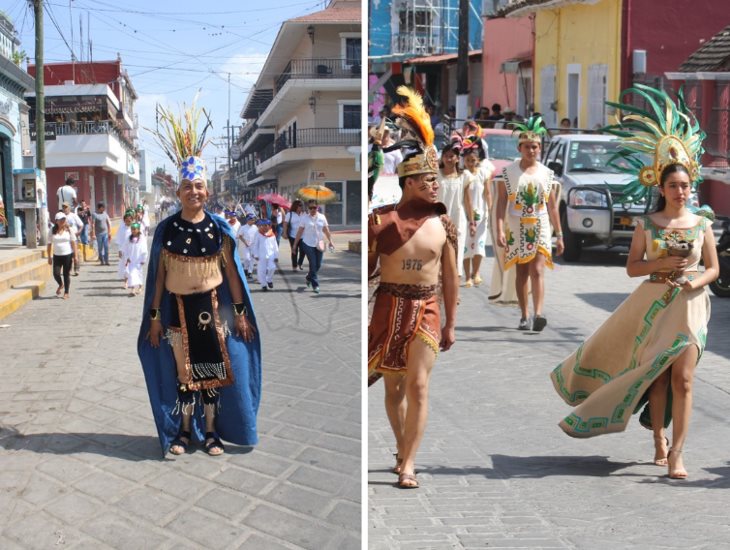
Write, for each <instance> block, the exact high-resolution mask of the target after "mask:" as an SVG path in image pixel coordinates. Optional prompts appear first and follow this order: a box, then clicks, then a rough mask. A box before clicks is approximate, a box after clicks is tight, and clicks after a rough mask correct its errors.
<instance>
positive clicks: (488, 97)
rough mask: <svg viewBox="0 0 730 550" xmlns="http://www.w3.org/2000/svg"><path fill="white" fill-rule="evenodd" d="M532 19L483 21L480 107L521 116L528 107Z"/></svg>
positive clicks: (516, 18)
mask: <svg viewBox="0 0 730 550" xmlns="http://www.w3.org/2000/svg"><path fill="white" fill-rule="evenodd" d="M534 44H535V41H534V39H533V17H532V16H528V17H515V18H498V19H485V21H484V48H483V49H482V105H485V106H487V107H490V108H491V107H492V105H493V104H494V103H499V104H500V105H501V106H502V110H504V109H506V108H512V109H513V110H514V111H515V112H516V113H517V114H520V115H525V114H527V112H528V111H529V110H530V108H529V107H530V106H531V103H532V98H533V93H532V90H533V88H532V83H533V79H532V72H533V47H534Z"/></svg>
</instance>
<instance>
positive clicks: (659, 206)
mask: <svg viewBox="0 0 730 550" xmlns="http://www.w3.org/2000/svg"><path fill="white" fill-rule="evenodd" d="M677 172H679V173H682V174H687V176H689V170H687V168H686V167H685V166H684V164H668V165H666V166H665V167H664V170H662V173H661V176H660V177H659V186H660V187H661V186H663V185H664V183H665V182H666V181H667V179H668V178H669V176H671V175H672V174H675V173H677ZM690 179H691V176H690ZM690 183H691V182H690ZM666 207H667V199H666V198H664V195H659V199H658V200H657V203H656V210H655V212H660V211H662V210H664V209H665V208H666Z"/></svg>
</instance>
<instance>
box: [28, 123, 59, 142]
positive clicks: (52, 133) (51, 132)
mask: <svg viewBox="0 0 730 550" xmlns="http://www.w3.org/2000/svg"><path fill="white" fill-rule="evenodd" d="M45 130H46V131H45V132H44V133H45V135H46V141H48V140H53V139H56V129H55V128H54V127H52V126H51V127H48V126H46V128H45ZM36 137H38V132H36V131H35V128H31V130H30V140H31V141H35V140H36Z"/></svg>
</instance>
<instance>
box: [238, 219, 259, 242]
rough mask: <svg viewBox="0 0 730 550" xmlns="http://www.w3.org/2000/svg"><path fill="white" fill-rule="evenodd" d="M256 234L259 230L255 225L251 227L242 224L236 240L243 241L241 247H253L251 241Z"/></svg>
mask: <svg viewBox="0 0 730 550" xmlns="http://www.w3.org/2000/svg"><path fill="white" fill-rule="evenodd" d="M258 232H259V230H258V228H257V227H256V224H255V223H253V224H251V225H248V224H244V225H242V226H241V229H239V230H238V240H239V241H240V240H243V246H246V247H250V246H252V245H253V241H254V239H255V238H256V235H257V234H258Z"/></svg>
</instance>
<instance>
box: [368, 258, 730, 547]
mask: <svg viewBox="0 0 730 550" xmlns="http://www.w3.org/2000/svg"><path fill="white" fill-rule="evenodd" d="M625 258H626V257H625V254H624V255H621V256H619V255H618V254H616V253H614V252H606V251H596V252H591V253H589V254H588V255H587V258H586V261H584V262H582V263H580V264H567V265H566V264H563V265H557V266H556V269H555V271H554V272H552V273H549V274H548V290H547V300H546V315H547V317H548V319H549V323H550V324H549V325H548V327H547V328H546V329H545V331H544V332H543V333H541V334H538V333H523V332H519V331H517V330H516V329H515V327H516V326H517V321H518V319H519V312H518V310H517V309H516V308H514V309H513V308H505V307H495V306H492V305H489V304H488V301H487V290H488V289H487V288H486V286H483V287H481V288H472V289H464V288H462V289H461V292H462V294H461V296H462V299H461V305H460V307H459V313H458V318H457V331H456V336H457V342H456V344H455V345H454V347H453V348H452V350H451V351H449V352H447V353H443V354H442V355H441V357H440V358H439V360H438V361H437V364H436V367H435V369H434V374H433V378H432V383H431V402H430V416H429V423H428V427H427V429H426V435H425V438H424V441H423V444H422V447H421V452H420V454H419V456H418V459H417V468H418V471H419V480H420V482H421V488H420V489H417V490H400V489H397V488H395V486H394V483H395V481H396V476H395V475H394V474H392V473H390V468H391V467H392V466H393V463H394V460H393V457H392V454H391V453H392V452H394V443H393V440H392V436H391V434H390V429H389V427H388V423H387V419H386V417H385V412H384V408H383V403H382V401H383V399H382V398H383V386H382V384H380V383H379V384H377V385H376V386H374V387H373V388H371V389H370V390H369V394H368V407H369V418H368V422H369V425H368V431H369V449H368V454H369V463H368V469H369V475H368V478H369V479H368V493H369V499H368V513H369V521H368V523H369V527H368V542H369V545H368V547H369V548H370V550H391V549H416V548H418V549H423V548H436V549H458V548H571V549H572V548H579V549H591V550H594V549H606V550H609V549H616V548H621V549H636V550H638V549H649V548H651V549H655V548H694V549H699V548H702V549H708V550H709V549H716V548H727V547H728V544H729V543H728V541H730V524H729V523H728V520H727V509H728V505H730V446H728V444H727V442H728V441H730V425H729V424H728V422H727V418H728V417H730V368H729V367H730V331H729V330H728V327H729V326H730V299H727V298H725V299H720V298H716V297H714V296H712V297H711V300H712V308H713V312H712V321H711V323H710V327H709V336H708V345H707V349H706V351H705V354H704V356H703V357H702V359H701V361H700V364H699V367H698V370H697V374H696V383H695V393H694V412H693V417H692V421H691V427H690V433H689V438H688V440H687V443H686V446H685V453H684V457H685V464H686V466H687V468H688V471H689V473H690V478H689V479H688V480H687V481H675V480H669V479H668V477H667V476H666V473H667V469H666V467H665V468H661V467H658V466H655V465H654V464H653V463H652V461H651V460H652V458H653V442H652V438H651V433H650V432H648V431H647V430H645V429H643V428H642V427H641V426H639V424H638V422H637V419H636V418H632V420H631V422H630V424H629V427H628V429H627V431H626V432H625V433H623V434H616V435H611V436H605V437H598V438H592V439H587V440H577V439H571V438H569V437H567V436H566V435H564V434H563V432H562V431H561V430H560V428H559V427H558V426H557V423H558V421H559V420H560V419H561V418H563V417H564V416H565V415H567V414H568V412H569V408H568V406H567V405H565V404H564V403H563V401H562V400H561V399H560V398H559V397H558V396H557V395H556V394H555V392H554V390H553V387H552V384H551V382H550V380H549V378H548V375H549V373H550V371H551V370H552V369H553V368H554V366H555V365H557V364H558V363H559V362H560V361H561V360H562V359H564V358H565V357H566V356H567V355H568V354H569V353H571V352H572V351H573V349H575V347H576V346H577V345H578V344H579V343H580V341H581V340H583V339H584V338H585V337H587V336H588V335H590V333H591V332H592V331H593V330H594V329H595V328H596V327H597V326H598V325H600V323H601V322H602V321H603V320H604V319H605V318H606V317H607V316H608V315H609V313H610V312H611V311H613V310H614V309H615V308H616V306H617V305H618V304H619V303H620V302H621V301H622V300H623V299H624V298H625V296H626V295H628V293H630V292H631V291H632V290H633V289H634V288H635V287H636V286H637V285H638V284H639V281H638V280H637V279H629V278H628V277H627V276H626V274H625V271H624V268H623V265H624V263H625ZM482 274H483V275H482V276H483V277H484V275H485V274H491V260H490V259H487V261H486V265H484V266H483V267H482ZM484 278H485V279H486V280H487V282H488V281H489V280H490V277H489V276H487V277H484Z"/></svg>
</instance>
